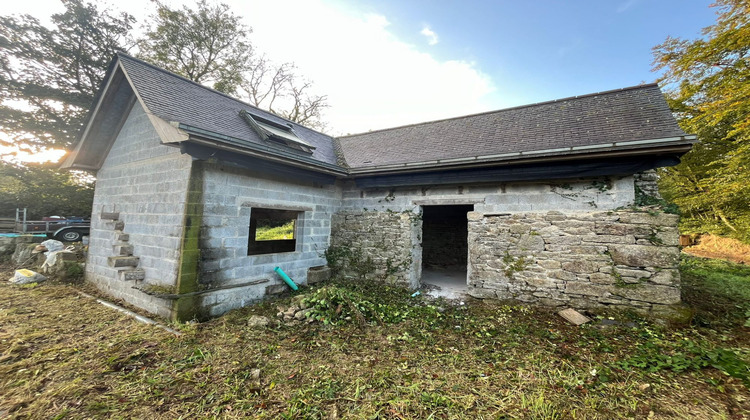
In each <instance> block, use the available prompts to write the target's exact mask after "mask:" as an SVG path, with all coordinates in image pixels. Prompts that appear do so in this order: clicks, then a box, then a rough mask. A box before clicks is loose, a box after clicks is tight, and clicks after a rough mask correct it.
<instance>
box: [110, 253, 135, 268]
mask: <svg viewBox="0 0 750 420" xmlns="http://www.w3.org/2000/svg"><path fill="white" fill-rule="evenodd" d="M139 261H140V258H138V257H133V256H118V257H108V258H107V262H108V263H109V266H110V267H114V268H127V267H138V262H139Z"/></svg>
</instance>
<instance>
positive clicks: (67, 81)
mask: <svg viewBox="0 0 750 420" xmlns="http://www.w3.org/2000/svg"><path fill="white" fill-rule="evenodd" d="M63 4H64V5H65V12H63V13H59V14H55V15H52V23H53V27H51V28H47V27H45V26H44V25H42V24H41V23H40V22H39V21H38V20H37V19H36V18H34V17H32V16H29V15H23V16H0V131H1V132H4V133H5V134H6V136H8V137H9V139H6V140H5V141H4V142H5V143H14V144H16V145H21V146H23V147H25V148H27V149H31V150H34V149H35V148H38V147H40V146H60V147H64V148H66V147H70V146H71V145H72V144H73V142H74V141H75V140H76V138H77V136H78V132H79V130H80V128H81V126H82V124H83V120H84V119H85V117H86V113H87V111H88V109H89V107H90V106H91V103H92V101H93V99H94V96H95V94H96V91H97V90H98V89H99V87H100V85H101V82H102V79H103V77H104V74H105V72H106V69H107V63H108V62H109V61H110V60H111V59H112V56H113V54H114V52H115V51H119V50H124V49H126V47H125V45H126V43H127V34H128V31H129V30H130V29H131V25H132V24H133V22H134V19H133V18H132V17H131V16H130V15H128V14H126V13H115V12H111V11H109V10H103V11H102V10H98V9H97V8H96V6H94V5H93V4H91V3H84V2H83V1H82V0H63Z"/></svg>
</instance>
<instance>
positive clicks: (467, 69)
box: [0, 0, 716, 135]
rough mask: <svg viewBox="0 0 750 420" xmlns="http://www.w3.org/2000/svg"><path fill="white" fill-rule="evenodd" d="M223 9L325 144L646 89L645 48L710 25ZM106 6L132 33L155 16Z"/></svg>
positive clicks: (482, 13)
mask: <svg viewBox="0 0 750 420" xmlns="http://www.w3.org/2000/svg"><path fill="white" fill-rule="evenodd" d="M163 2H164V3H165V4H168V5H170V6H179V5H182V4H189V5H192V4H194V2H193V1H187V2H186V1H182V0H164V1H163ZM224 2H225V3H227V4H229V5H230V7H231V8H232V10H233V11H234V12H235V13H236V14H238V15H241V16H243V18H244V20H245V23H246V24H247V25H249V26H251V27H252V29H253V33H252V34H251V37H250V39H251V42H252V43H253V44H254V45H255V47H256V48H257V49H258V50H259V51H262V52H265V53H266V54H267V55H268V56H269V57H270V58H271V59H272V60H274V61H276V62H279V63H280V62H294V63H295V64H296V65H297V67H298V69H299V73H300V74H302V75H304V76H306V77H307V78H308V79H310V80H312V81H313V82H314V87H315V91H316V93H318V94H325V95H327V96H328V103H329V105H330V108H328V109H327V110H326V112H325V114H324V119H325V120H326V121H327V122H328V132H329V133H330V134H333V135H342V134H349V133H359V132H365V131H369V130H375V129H382V128H388V127H394V126H399V125H405V124H410V123H418V122H423V121H430V120H435V119H441V118H449V117H455V116H461V115H467V114H472V113H477V112H483V111H491V110H496V109H502V108H507V107H512V106H517V105H524V104H529V103H535V102H542V101H547V100H553V99H559V98H564V97H569V96H576V95H584V94H589V93H594V92H601V91H606V90H612V89H619V88H623V87H629V86H635V85H639V84H641V83H651V82H654V81H655V80H656V79H657V78H658V74H657V73H654V72H652V71H651V68H652V61H653V57H652V53H651V49H652V48H653V47H654V46H656V45H658V44H660V43H662V42H663V41H664V40H665V39H666V38H667V37H668V36H672V37H682V38H688V39H694V38H697V37H700V36H701V29H702V28H704V27H706V26H709V25H711V24H712V23H714V21H715V19H716V10H715V9H714V8H709V5H710V4H711V3H712V1H711V0H535V1H518V0H513V1H508V0H466V1H448V0H439V1H438V0H435V1H426V0H409V1H404V0H379V1H374V0H362V1H340V0H307V1H301V0H300V1H293V0H289V1H287V0H274V1H267V0H265V1H258V0H225V1H224ZM3 3H5V4H3V8H2V10H3V11H2V12H0V13H3V14H15V13H28V14H31V15H33V16H35V17H37V18H39V19H40V20H42V21H43V22H44V21H45V20H46V19H47V18H48V17H49V15H50V14H51V13H55V12H58V11H62V10H63V7H62V5H61V4H60V3H59V2H58V1H53V0H28V1H26V2H3ZM97 4H99V5H102V4H106V3H101V2H97ZM113 7H114V8H116V9H120V10H125V11H127V12H128V13H131V14H133V15H134V16H135V17H136V18H137V19H138V21H139V22H143V21H144V20H145V19H146V18H147V16H148V15H149V14H150V13H153V10H154V8H155V7H154V5H153V4H152V3H151V2H149V1H148V0H128V1H127V2H120V3H119V4H118V5H117V6H113Z"/></svg>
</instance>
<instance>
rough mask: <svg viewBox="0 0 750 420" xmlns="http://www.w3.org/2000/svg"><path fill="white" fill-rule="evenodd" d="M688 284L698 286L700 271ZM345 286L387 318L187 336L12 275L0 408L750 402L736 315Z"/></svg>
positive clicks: (731, 414) (479, 410) (230, 322)
mask: <svg viewBox="0 0 750 420" xmlns="http://www.w3.org/2000/svg"><path fill="white" fill-rule="evenodd" d="M690 284H691V286H690V287H700V279H699V278H698V277H696V278H695V279H694V281H693V282H691V283H690ZM341 287H342V288H345V289H346V290H354V292H352V294H349V295H347V296H355V298H352V299H358V298H356V296H362V297H363V299H367V302H369V303H367V305H365V304H364V303H362V302H359V301H355V302H354V303H355V304H357V305H362V307H365V306H366V307H368V308H373V310H377V311H380V313H381V314H387V316H383V320H384V324H382V325H381V324H380V323H378V322H371V323H369V324H368V325H366V326H364V327H359V326H358V325H357V323H346V322H342V323H335V324H332V325H324V324H323V323H320V322H316V323H311V324H307V323H302V324H298V325H284V324H283V323H282V324H278V325H271V326H266V327H250V326H248V322H247V321H248V319H249V318H250V317H251V316H252V315H258V316H267V317H269V318H274V317H275V314H276V312H277V305H289V304H290V297H287V298H285V299H282V300H279V301H274V302H266V303H263V304H261V305H257V306H254V307H250V308H245V309H242V310H238V311H233V312H231V313H229V314H227V315H225V316H223V317H221V318H217V319H214V320H212V321H209V322H206V323H202V324H177V325H171V326H172V327H174V328H176V329H179V330H180V331H181V332H182V336H180V337H176V336H174V335H172V334H169V333H167V332H165V331H163V330H160V329H157V328H154V327H152V326H148V325H145V324H141V323H138V322H136V321H134V320H133V319H131V318H128V317H126V316H124V315H122V314H120V313H118V312H115V311H112V310H111V309H108V308H106V307H104V306H101V305H99V304H97V303H95V302H94V301H92V300H90V299H86V298H82V297H81V296H80V295H79V294H78V293H77V292H76V289H75V287H74V286H70V285H64V284H54V283H50V284H43V285H39V286H36V287H33V286H32V287H17V286H12V285H10V284H5V283H2V284H0V395H2V398H0V417H4V416H7V417H10V418H90V417H95V418H99V417H118V418H119V417H126V418H170V419H171V418H178V417H182V418H206V417H221V418H248V417H249V418H287V419H295V418H297V419H308V418H383V419H417V418H430V417H431V418H546V419H556V418H581V419H597V418H599V419H613V418H639V419H646V418H657V419H660V418H663V419H683V418H695V419H712V418H732V419H742V418H746V416H747V413H748V412H750V392H748V388H747V387H746V386H745V385H743V376H742V375H743V374H745V375H746V374H747V366H746V365H745V364H744V363H746V362H747V361H748V360H747V359H748V344H749V343H750V339H749V338H748V329H747V328H745V327H742V326H741V324H740V323H739V322H740V321H744V320H738V319H735V318H733V317H734V316H735V314H729V315H727V314H724V315H722V317H721V318H717V317H713V318H711V317H708V316H705V317H703V318H701V320H702V321H701V325H696V324H692V325H689V326H682V327H679V328H677V327H675V328H668V327H663V326H659V325H656V324H652V323H650V322H647V321H645V320H642V319H639V318H637V317H635V316H634V315H632V314H631V315H628V314H609V315H611V316H612V317H614V318H617V319H619V320H622V321H628V322H633V323H634V325H635V327H628V326H624V325H615V326H611V327H606V328H600V327H596V326H593V325H585V326H583V327H575V326H572V325H569V324H567V323H566V322H565V321H563V320H562V319H561V318H560V317H558V316H557V315H556V314H554V312H552V311H550V310H547V309H542V308H532V307H527V306H522V305H516V304H509V303H504V302H495V301H472V302H468V303H467V305H463V306H461V305H454V304H451V303H448V302H444V301H431V300H427V299H424V298H422V297H417V298H411V297H410V293H408V291H407V290H404V289H398V288H390V287H386V286H382V285H381V286H379V285H370V286H368V285H352V284H342V285H341ZM301 293H302V294H305V293H308V294H309V293H310V291H309V290H306V291H305V290H303V291H301ZM699 295H700V293H698V292H696V293H695V296H699ZM368 305H369V306H368ZM699 310H703V309H699ZM590 315H592V316H595V315H597V314H590ZM603 315H607V314H603ZM730 315H731V316H730ZM728 317H729V318H728ZM712 357H713V359H711V358H712ZM733 368H736V369H737V370H736V371H732V369H733ZM742 369H745V370H744V371H743V370H742Z"/></svg>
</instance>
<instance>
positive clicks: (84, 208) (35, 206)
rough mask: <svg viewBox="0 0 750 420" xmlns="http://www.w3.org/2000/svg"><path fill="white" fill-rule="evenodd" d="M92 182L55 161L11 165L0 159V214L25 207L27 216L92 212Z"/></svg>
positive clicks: (2, 215)
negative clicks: (65, 169) (55, 163)
mask: <svg viewBox="0 0 750 420" xmlns="http://www.w3.org/2000/svg"><path fill="white" fill-rule="evenodd" d="M93 199H94V184H93V183H92V182H91V180H90V179H88V178H86V177H81V176H80V175H78V174H76V173H73V172H62V171H58V170H57V169H56V168H55V165H54V164H46V165H39V164H27V165H24V166H20V165H14V164H11V163H8V162H3V161H0V216H1V217H13V216H14V215H15V211H16V208H27V209H28V212H29V213H28V215H27V216H28V219H29V220H34V219H37V220H39V219H40V218H42V217H44V216H52V215H57V216H66V217H67V216H80V217H89V216H91V203H92V201H93Z"/></svg>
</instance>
